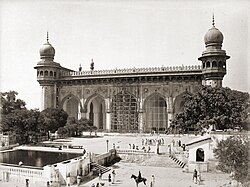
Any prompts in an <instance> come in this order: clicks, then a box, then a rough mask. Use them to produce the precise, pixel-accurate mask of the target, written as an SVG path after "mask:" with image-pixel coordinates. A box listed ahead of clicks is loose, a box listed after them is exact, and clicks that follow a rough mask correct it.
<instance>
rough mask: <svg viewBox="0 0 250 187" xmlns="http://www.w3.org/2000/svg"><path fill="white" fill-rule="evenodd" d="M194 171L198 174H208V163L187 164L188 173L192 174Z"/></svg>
mask: <svg viewBox="0 0 250 187" xmlns="http://www.w3.org/2000/svg"><path fill="white" fill-rule="evenodd" d="M194 169H196V170H197V171H200V172H208V171H209V164H208V162H188V172H194Z"/></svg>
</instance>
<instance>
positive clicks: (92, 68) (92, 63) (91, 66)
mask: <svg viewBox="0 0 250 187" xmlns="http://www.w3.org/2000/svg"><path fill="white" fill-rule="evenodd" d="M90 69H91V71H93V70H94V60H93V58H92V59H91V63H90Z"/></svg>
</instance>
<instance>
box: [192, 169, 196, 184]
mask: <svg viewBox="0 0 250 187" xmlns="http://www.w3.org/2000/svg"><path fill="white" fill-rule="evenodd" d="M193 181H194V183H195V184H196V183H197V170H196V169H194V173H193Z"/></svg>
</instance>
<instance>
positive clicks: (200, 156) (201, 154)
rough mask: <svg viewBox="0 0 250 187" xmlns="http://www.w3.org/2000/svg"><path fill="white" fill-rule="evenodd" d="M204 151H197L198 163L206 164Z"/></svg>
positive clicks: (200, 149)
mask: <svg viewBox="0 0 250 187" xmlns="http://www.w3.org/2000/svg"><path fill="white" fill-rule="evenodd" d="M204 156H205V155H204V150H203V149H202V148H199V149H197V150H196V162H204Z"/></svg>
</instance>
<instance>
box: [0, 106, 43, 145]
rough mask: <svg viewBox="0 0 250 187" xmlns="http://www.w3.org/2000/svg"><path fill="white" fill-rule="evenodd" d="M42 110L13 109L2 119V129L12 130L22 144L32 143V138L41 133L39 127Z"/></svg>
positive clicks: (5, 130)
mask: <svg viewBox="0 0 250 187" xmlns="http://www.w3.org/2000/svg"><path fill="white" fill-rule="evenodd" d="M39 115H40V112H39V111H38V110H27V109H22V110H18V109H16V110H12V111H11V113H9V114H6V115H4V117H3V119H2V131H3V132H11V134H14V135H15V136H16V138H17V141H18V142H19V143H20V144H27V143H30V138H31V137H35V138H36V139H37V136H38V135H39V131H38V129H37V126H38V123H39V122H38V121H39V120H38V119H39Z"/></svg>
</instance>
